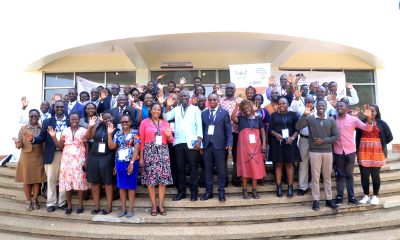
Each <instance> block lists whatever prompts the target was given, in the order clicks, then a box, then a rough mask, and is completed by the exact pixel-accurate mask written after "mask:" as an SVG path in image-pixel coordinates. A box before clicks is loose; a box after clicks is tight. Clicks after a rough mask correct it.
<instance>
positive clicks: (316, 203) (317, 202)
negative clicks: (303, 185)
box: [312, 200, 319, 211]
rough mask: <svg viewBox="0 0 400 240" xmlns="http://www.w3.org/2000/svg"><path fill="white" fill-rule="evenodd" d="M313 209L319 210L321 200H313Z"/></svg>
mask: <svg viewBox="0 0 400 240" xmlns="http://www.w3.org/2000/svg"><path fill="white" fill-rule="evenodd" d="M312 209H313V210H314V211H319V201H318V200H315V201H314V202H313V205H312Z"/></svg>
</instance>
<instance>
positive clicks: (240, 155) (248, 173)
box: [232, 100, 267, 199]
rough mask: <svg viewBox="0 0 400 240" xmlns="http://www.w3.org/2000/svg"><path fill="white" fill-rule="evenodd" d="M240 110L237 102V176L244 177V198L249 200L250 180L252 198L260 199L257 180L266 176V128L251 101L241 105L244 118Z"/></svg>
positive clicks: (235, 113)
mask: <svg viewBox="0 0 400 240" xmlns="http://www.w3.org/2000/svg"><path fill="white" fill-rule="evenodd" d="M238 108H239V103H238V102H237V103H236V107H235V109H234V110H233V113H232V121H233V122H234V123H237V124H239V137H238V146H237V148H238V149H237V176H238V177H240V176H241V177H242V184H243V198H244V199H249V195H248V192H247V180H248V179H249V178H250V179H252V185H253V190H252V197H253V198H254V199H258V198H259V196H258V193H257V180H258V179H262V178H263V177H265V176H266V173H265V164H264V158H263V153H265V152H266V151H267V141H266V137H265V131H264V126H263V123H262V121H261V119H260V118H259V117H256V116H255V111H254V108H253V103H252V102H251V101H248V100H243V101H242V102H241V103H240V111H241V112H242V113H243V116H237V111H238ZM260 136H261V138H260Z"/></svg>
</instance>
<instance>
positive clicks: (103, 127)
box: [85, 111, 115, 215]
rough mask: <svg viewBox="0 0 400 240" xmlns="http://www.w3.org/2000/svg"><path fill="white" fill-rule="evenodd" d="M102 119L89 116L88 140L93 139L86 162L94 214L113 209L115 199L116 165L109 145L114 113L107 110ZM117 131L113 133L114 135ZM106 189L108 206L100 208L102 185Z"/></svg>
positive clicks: (105, 213) (105, 212) (108, 211)
mask: <svg viewBox="0 0 400 240" xmlns="http://www.w3.org/2000/svg"><path fill="white" fill-rule="evenodd" d="M101 118H102V120H101V121H100V120H99V118H97V117H96V116H92V117H90V118H89V124H88V130H87V132H86V136H85V137H86V140H88V141H92V147H91V148H90V149H89V152H88V155H87V164H86V173H87V175H86V178H87V181H88V182H89V183H90V184H91V190H92V197H93V202H94V206H95V209H93V210H92V214H97V213H99V212H101V213H102V214H103V215H107V214H109V213H110V212H111V211H112V200H113V169H114V165H115V156H114V154H115V153H114V151H113V150H111V149H110V148H109V147H108V144H107V143H108V134H107V125H108V124H109V123H112V122H113V121H114V118H113V116H112V114H111V113H110V112H109V111H105V112H103V114H102V117H101ZM114 134H115V131H114V133H113V134H111V138H112V137H113V136H114ZM102 185H103V186H104V188H105V191H106V199H107V203H106V208H104V209H102V210H101V209H100V192H101V186H102Z"/></svg>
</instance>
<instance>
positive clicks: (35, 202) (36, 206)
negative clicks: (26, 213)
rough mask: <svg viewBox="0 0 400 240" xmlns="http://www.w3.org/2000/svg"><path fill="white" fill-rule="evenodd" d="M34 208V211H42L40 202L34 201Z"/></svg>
mask: <svg viewBox="0 0 400 240" xmlns="http://www.w3.org/2000/svg"><path fill="white" fill-rule="evenodd" d="M32 207H33V210H39V209H40V205H39V202H38V201H34V202H33V203H32Z"/></svg>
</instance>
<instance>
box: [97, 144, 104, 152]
mask: <svg viewBox="0 0 400 240" xmlns="http://www.w3.org/2000/svg"><path fill="white" fill-rule="evenodd" d="M98 152H99V153H105V152H106V144H105V143H99V149H98Z"/></svg>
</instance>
